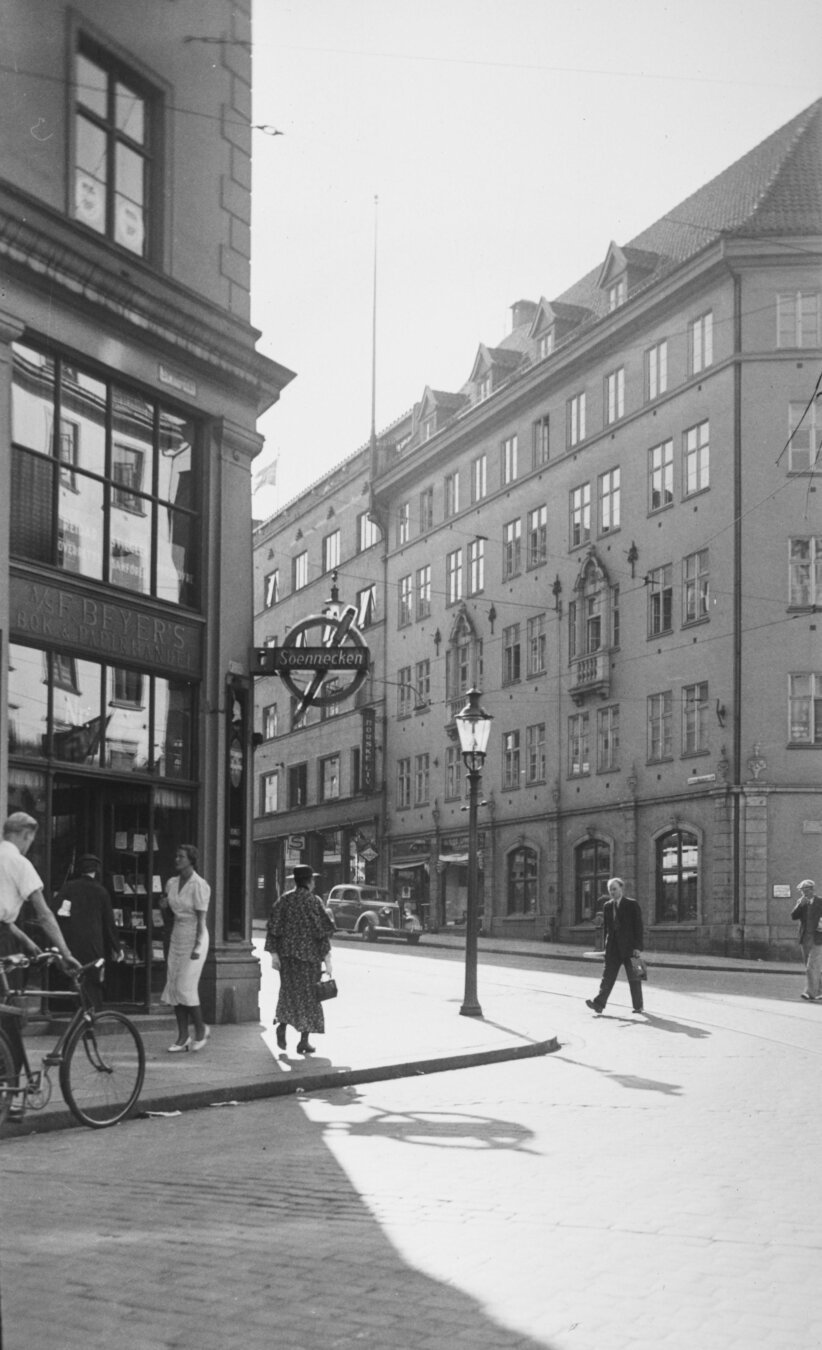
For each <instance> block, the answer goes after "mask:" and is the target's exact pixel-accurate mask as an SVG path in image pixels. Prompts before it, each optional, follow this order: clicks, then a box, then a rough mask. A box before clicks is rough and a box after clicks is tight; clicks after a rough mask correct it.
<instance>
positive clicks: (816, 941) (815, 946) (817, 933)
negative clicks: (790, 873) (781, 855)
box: [791, 878, 822, 1003]
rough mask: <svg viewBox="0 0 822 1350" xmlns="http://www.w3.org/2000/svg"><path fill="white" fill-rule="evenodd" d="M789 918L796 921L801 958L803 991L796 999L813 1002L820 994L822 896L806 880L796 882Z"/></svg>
mask: <svg viewBox="0 0 822 1350" xmlns="http://www.w3.org/2000/svg"><path fill="white" fill-rule="evenodd" d="M791 918H792V919H798V920H799V944H800V946H801V948H802V955H803V956H804V958H805V991H804V993H802V994H800V995H799V997H800V998H804V999H805V1001H806V1003H814V1002H815V1001H816V999H818V998H819V996H820V994H822V896H819V895H817V894H816V884H815V882H813V881H811V880H810V878H808V880H807V881H800V883H799V900H798V902H797V903H796V904H795V905H794V907H793V909H792V910H791Z"/></svg>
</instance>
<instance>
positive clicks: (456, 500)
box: [445, 471, 460, 519]
mask: <svg viewBox="0 0 822 1350" xmlns="http://www.w3.org/2000/svg"><path fill="white" fill-rule="evenodd" d="M459 509H460V476H459V471H457V472H455V473H447V474H446V475H445V516H446V519H447V518H448V517H449V516H455V515H456V514H457V512H458V511H459Z"/></svg>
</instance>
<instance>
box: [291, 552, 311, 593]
mask: <svg viewBox="0 0 822 1350" xmlns="http://www.w3.org/2000/svg"><path fill="white" fill-rule="evenodd" d="M291 576H292V586H291V589H292V590H294V591H301V590H302V588H303V586H307V585H308V550H307V549H304V550H303V552H302V553H297V554H296V555H295V556H294V557H293V558H292V559H291Z"/></svg>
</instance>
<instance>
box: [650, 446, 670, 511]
mask: <svg viewBox="0 0 822 1350" xmlns="http://www.w3.org/2000/svg"><path fill="white" fill-rule="evenodd" d="M655 495H657V496H658V497H659V501H654V496H655ZM673 503H674V443H673V440H668V441H661V442H660V444H659V445H652V446H651V449H650V450H649V451H648V511H649V512H651V513H653V512H655V511H665V510H667V508H668V507H669V506H673Z"/></svg>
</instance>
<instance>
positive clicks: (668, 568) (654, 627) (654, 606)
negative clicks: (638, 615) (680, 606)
mask: <svg viewBox="0 0 822 1350" xmlns="http://www.w3.org/2000/svg"><path fill="white" fill-rule="evenodd" d="M673 579H674V569H673V565H672V564H671V563H666V565H665V566H664V567H655V568H654V569H653V570H652V571H651V572H649V573H648V579H647V580H648V637H657V636H658V635H659V634H660V633H669V632H670V631H671V628H672V627H673V621H674V583H673Z"/></svg>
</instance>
